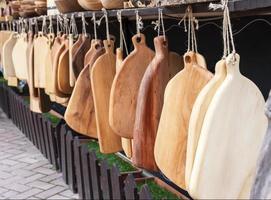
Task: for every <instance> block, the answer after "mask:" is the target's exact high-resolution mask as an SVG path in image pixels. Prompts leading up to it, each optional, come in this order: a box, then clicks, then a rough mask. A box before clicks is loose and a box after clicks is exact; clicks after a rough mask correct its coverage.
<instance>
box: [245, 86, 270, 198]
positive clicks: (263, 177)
mask: <svg viewBox="0 0 271 200" xmlns="http://www.w3.org/2000/svg"><path fill="white" fill-rule="evenodd" d="M265 114H266V116H267V118H268V119H269V120H268V124H269V125H268V129H267V132H266V135H265V138H264V142H263V144H262V147H261V153H260V156H259V159H258V165H257V172H256V178H255V180H254V183H253V187H252V189H251V194H250V199H270V198H271V191H270V180H271V168H270V166H271V159H270V155H271V91H270V93H269V98H268V100H267V102H266V110H265Z"/></svg>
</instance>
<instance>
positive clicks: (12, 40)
mask: <svg viewBox="0 0 271 200" xmlns="http://www.w3.org/2000/svg"><path fill="white" fill-rule="evenodd" d="M16 41H17V33H14V32H13V33H12V34H11V35H10V37H9V39H8V40H6V42H5V43H4V45H3V54H2V57H3V68H4V77H6V78H8V77H16V73H15V69H14V65H13V61H12V57H11V54H12V51H13V48H14V46H15V44H16Z"/></svg>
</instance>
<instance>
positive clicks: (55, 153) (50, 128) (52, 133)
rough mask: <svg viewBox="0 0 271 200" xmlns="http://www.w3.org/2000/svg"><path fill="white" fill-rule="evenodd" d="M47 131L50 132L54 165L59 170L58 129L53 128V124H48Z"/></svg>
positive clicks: (49, 137)
mask: <svg viewBox="0 0 271 200" xmlns="http://www.w3.org/2000/svg"><path fill="white" fill-rule="evenodd" d="M47 131H48V139H49V148H50V153H51V161H52V165H53V166H54V167H55V169H56V170H59V160H58V158H59V156H60V154H59V153H58V148H57V139H56V135H55V133H56V129H55V128H54V127H53V125H52V123H51V122H47Z"/></svg>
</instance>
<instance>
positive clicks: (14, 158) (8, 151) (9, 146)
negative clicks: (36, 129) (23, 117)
mask: <svg viewBox="0 0 271 200" xmlns="http://www.w3.org/2000/svg"><path fill="white" fill-rule="evenodd" d="M0 199H78V195H74V194H73V193H72V192H71V191H70V190H69V188H68V187H67V185H65V183H64V182H63V180H62V177H61V174H59V173H57V172H56V171H55V170H54V169H53V166H52V165H50V164H49V162H48V161H47V160H46V159H45V158H44V157H43V155H42V154H41V153H40V152H39V151H38V150H37V149H36V148H35V147H34V145H33V144H32V143H31V142H30V141H28V139H27V138H26V137H25V136H24V135H23V134H22V133H21V132H20V130H19V129H18V128H17V127H16V126H15V125H14V124H13V123H12V122H11V121H10V120H9V119H7V117H6V116H5V115H4V114H3V112H2V110H1V109H0Z"/></svg>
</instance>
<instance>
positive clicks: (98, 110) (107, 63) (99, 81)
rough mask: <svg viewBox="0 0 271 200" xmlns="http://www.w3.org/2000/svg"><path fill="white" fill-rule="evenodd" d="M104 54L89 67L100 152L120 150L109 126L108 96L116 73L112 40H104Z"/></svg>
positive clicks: (117, 137)
mask: <svg viewBox="0 0 271 200" xmlns="http://www.w3.org/2000/svg"><path fill="white" fill-rule="evenodd" d="M104 47H105V54H103V55H102V56H100V57H99V58H98V59H97V60H96V62H95V63H94V65H93V67H92V69H91V76H90V79H91V87H92V92H93V100H94V107H95V114H96V125H97V135H98V139H99V144H100V150H101V152H102V153H114V152H118V151H120V150H122V148H121V139H120V137H119V136H118V135H116V134H115V133H114V131H113V130H112V129H111V127H110V126H109V120H108V113H109V97H110V90H111V86H112V82H113V79H114V76H115V73H116V56H115V54H114V53H113V51H114V42H113V41H110V42H108V41H107V40H105V41H104Z"/></svg>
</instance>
